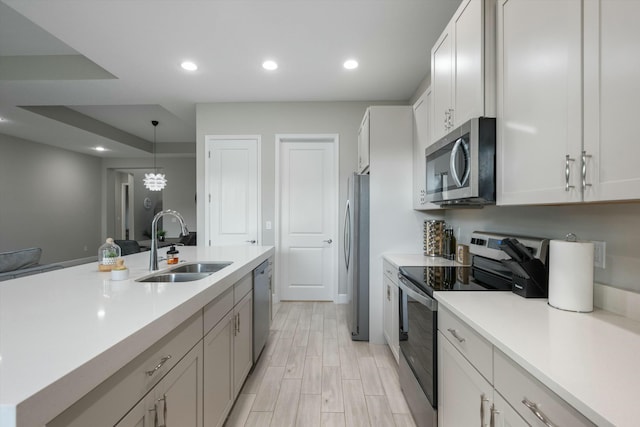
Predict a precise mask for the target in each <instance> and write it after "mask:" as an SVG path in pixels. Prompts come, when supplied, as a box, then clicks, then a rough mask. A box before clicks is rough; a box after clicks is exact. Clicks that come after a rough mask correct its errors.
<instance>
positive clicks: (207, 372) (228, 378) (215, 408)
mask: <svg viewBox="0 0 640 427" xmlns="http://www.w3.org/2000/svg"><path fill="white" fill-rule="evenodd" d="M233 319H234V317H233V313H232V312H229V313H228V314H227V315H226V316H225V317H224V318H223V319H222V320H221V321H220V322H219V323H218V324H217V325H216V326H215V327H214V328H213V329H212V330H211V331H210V332H209V333H208V334H207V335H206V336H205V337H204V341H203V344H204V367H205V369H204V393H203V402H204V405H203V407H204V425H205V427H219V426H222V425H223V424H224V420H225V418H226V417H227V415H228V414H229V411H230V410H231V407H232V406H233V398H234V395H233V369H232V366H233V332H234V330H233V327H234V323H233Z"/></svg>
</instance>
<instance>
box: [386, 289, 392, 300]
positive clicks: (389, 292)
mask: <svg viewBox="0 0 640 427" xmlns="http://www.w3.org/2000/svg"><path fill="white" fill-rule="evenodd" d="M387 301H391V288H390V287H389V285H387Z"/></svg>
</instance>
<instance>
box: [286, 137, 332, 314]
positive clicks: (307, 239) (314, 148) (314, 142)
mask: <svg viewBox="0 0 640 427" xmlns="http://www.w3.org/2000/svg"><path fill="white" fill-rule="evenodd" d="M278 143H279V170H278V172H279V174H278V176H279V187H278V188H279V192H280V193H279V201H280V203H279V219H278V230H279V242H280V244H279V255H280V262H279V269H278V271H279V272H280V274H281V276H280V277H281V279H280V289H281V294H280V299H281V300H306V301H309V300H319V301H332V300H333V299H334V292H335V288H334V287H335V286H336V281H337V278H336V268H335V266H336V264H337V260H336V257H337V255H336V254H337V243H338V239H337V227H336V225H337V215H338V209H337V199H338V180H337V177H336V173H337V170H338V168H337V159H336V156H335V154H336V153H337V150H338V147H337V146H336V145H337V137H334V138H331V139H330V140H325V141H320V142H319V141H318V138H317V137H316V138H313V139H311V140H304V138H291V139H288V138H280V139H279V140H278Z"/></svg>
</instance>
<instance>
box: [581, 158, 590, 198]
mask: <svg viewBox="0 0 640 427" xmlns="http://www.w3.org/2000/svg"><path fill="white" fill-rule="evenodd" d="M590 157H591V154H587V152H586V151H583V152H582V188H583V189H585V190H586V188H587V187H591V184H587V159H588V158H590Z"/></svg>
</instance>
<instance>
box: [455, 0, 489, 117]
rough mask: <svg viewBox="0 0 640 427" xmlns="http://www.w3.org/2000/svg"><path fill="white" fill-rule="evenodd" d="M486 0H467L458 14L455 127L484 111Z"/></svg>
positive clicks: (456, 23)
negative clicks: (484, 10) (484, 16)
mask: <svg viewBox="0 0 640 427" xmlns="http://www.w3.org/2000/svg"><path fill="white" fill-rule="evenodd" d="M483 2H484V0H473V1H470V0H466V1H464V2H462V5H461V6H460V8H459V9H458V11H457V12H456V15H454V17H453V20H452V21H451V22H452V27H451V28H452V32H453V40H454V41H455V49H454V50H453V63H454V72H453V83H454V84H453V88H454V93H453V97H454V102H453V105H454V107H453V113H452V114H453V127H454V128H455V127H457V126H460V125H461V124H463V123H464V122H466V121H467V120H469V119H471V118H473V117H480V116H483V115H484V60H483V58H484V37H483V31H484V25H483V24H484V20H483V13H482V12H483Z"/></svg>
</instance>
